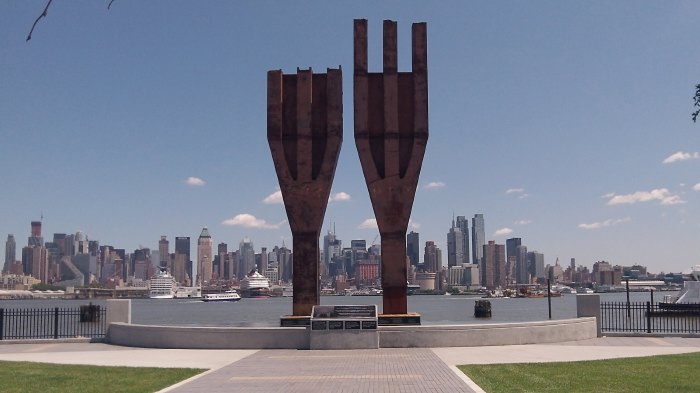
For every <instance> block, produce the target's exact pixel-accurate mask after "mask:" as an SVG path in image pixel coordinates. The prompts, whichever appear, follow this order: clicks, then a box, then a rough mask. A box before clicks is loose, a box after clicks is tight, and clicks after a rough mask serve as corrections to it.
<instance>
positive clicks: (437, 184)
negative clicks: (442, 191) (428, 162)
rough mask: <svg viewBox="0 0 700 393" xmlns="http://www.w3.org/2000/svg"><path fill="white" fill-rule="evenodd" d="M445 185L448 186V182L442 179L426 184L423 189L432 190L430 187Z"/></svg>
mask: <svg viewBox="0 0 700 393" xmlns="http://www.w3.org/2000/svg"><path fill="white" fill-rule="evenodd" d="M445 186H447V184H445V183H443V182H441V181H431V182H430V183H428V184H426V185H424V186H423V189H425V190H430V189H434V188H443V187H445Z"/></svg>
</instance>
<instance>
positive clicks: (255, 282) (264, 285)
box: [241, 270, 270, 297]
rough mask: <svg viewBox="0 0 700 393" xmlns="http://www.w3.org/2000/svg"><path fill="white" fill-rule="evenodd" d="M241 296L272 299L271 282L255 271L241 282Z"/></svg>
mask: <svg viewBox="0 0 700 393" xmlns="http://www.w3.org/2000/svg"><path fill="white" fill-rule="evenodd" d="M241 296H243V297H270V280H268V279H267V277H265V276H263V275H262V274H260V273H258V272H257V271H256V270H253V271H252V272H251V273H249V274H248V275H247V276H246V277H245V278H244V279H242V280H241Z"/></svg>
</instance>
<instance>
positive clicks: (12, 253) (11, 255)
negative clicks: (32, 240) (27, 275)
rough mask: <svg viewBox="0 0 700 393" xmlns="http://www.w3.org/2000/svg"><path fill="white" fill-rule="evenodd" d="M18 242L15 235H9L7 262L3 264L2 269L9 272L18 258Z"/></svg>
mask: <svg viewBox="0 0 700 393" xmlns="http://www.w3.org/2000/svg"><path fill="white" fill-rule="evenodd" d="M16 258H17V242H16V241H15V235H13V234H9V235H7V240H6V241H5V264H4V265H3V268H2V271H3V272H9V271H10V268H11V267H12V264H13V263H15V261H16V260H17V259H16Z"/></svg>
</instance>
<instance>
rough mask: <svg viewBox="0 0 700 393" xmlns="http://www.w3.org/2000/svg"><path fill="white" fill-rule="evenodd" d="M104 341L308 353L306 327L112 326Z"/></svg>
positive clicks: (168, 346) (125, 344)
mask: <svg viewBox="0 0 700 393" xmlns="http://www.w3.org/2000/svg"><path fill="white" fill-rule="evenodd" d="M105 341H106V342H108V343H110V344H115V345H124V346H128V347H143V348H179V349H308V348H309V333H308V332H307V331H306V328H305V327H290V328H283V327H269V328H265V327H256V328H243V327H242V328H236V327H194V326H155V325H131V324H126V323H113V324H111V325H109V328H108V329H107V336H106V337H105Z"/></svg>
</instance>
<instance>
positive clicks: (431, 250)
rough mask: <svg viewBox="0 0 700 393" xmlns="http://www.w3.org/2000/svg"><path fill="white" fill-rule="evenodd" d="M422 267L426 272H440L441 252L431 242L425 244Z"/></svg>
mask: <svg viewBox="0 0 700 393" xmlns="http://www.w3.org/2000/svg"><path fill="white" fill-rule="evenodd" d="M423 266H424V269H425V270H426V271H427V272H438V271H440V270H442V252H441V251H440V249H439V248H438V247H437V246H436V245H435V242H433V241H427V242H425V249H424V256H423Z"/></svg>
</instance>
